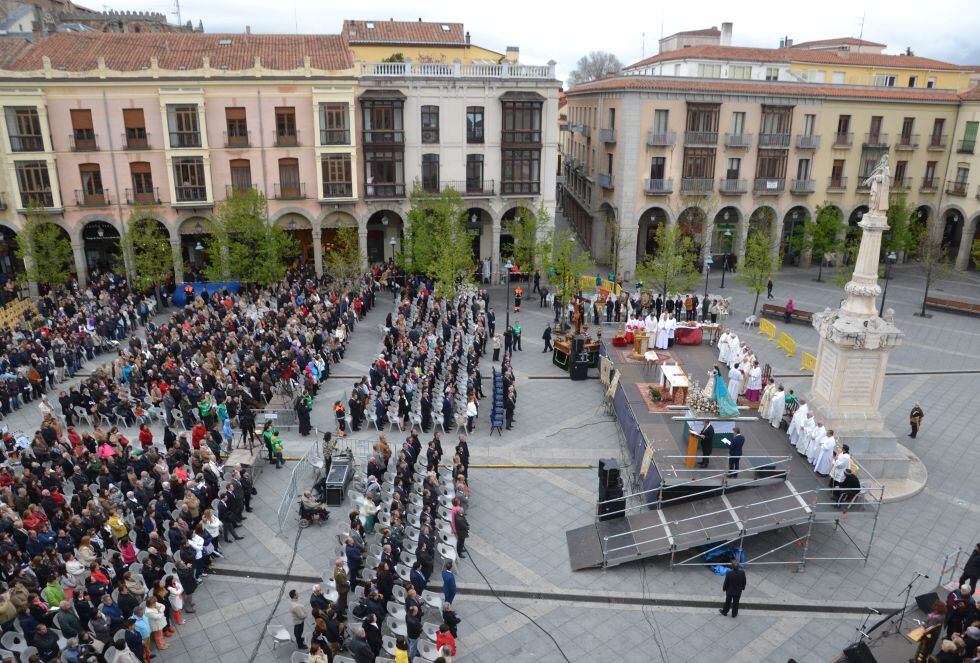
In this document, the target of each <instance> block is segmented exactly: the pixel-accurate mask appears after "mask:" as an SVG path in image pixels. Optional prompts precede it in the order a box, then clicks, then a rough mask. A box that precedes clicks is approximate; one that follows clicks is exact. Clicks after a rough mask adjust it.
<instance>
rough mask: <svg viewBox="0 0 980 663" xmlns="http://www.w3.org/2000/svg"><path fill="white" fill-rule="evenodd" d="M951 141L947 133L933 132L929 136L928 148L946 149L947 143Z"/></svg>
mask: <svg viewBox="0 0 980 663" xmlns="http://www.w3.org/2000/svg"><path fill="white" fill-rule="evenodd" d="M948 141H949V136H947V135H946V134H942V135H940V134H932V135H931V136H929V145H928V146H927V148H926V149H929V150H945V149H946V143H947V142H948Z"/></svg>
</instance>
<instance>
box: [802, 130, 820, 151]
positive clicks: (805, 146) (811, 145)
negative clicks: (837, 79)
mask: <svg viewBox="0 0 980 663" xmlns="http://www.w3.org/2000/svg"><path fill="white" fill-rule="evenodd" d="M819 147H820V136H819V135H813V134H810V135H809V136H808V135H806V134H798V135H797V136H796V149H798V150H816V149H819Z"/></svg>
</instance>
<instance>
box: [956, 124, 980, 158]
mask: <svg viewBox="0 0 980 663" xmlns="http://www.w3.org/2000/svg"><path fill="white" fill-rule="evenodd" d="M978 126H980V122H967V123H966V125H965V126H964V127H963V143H962V144H961V145H960V152H967V153H970V154H972V153H973V150H974V148H975V147H976V145H977V127H978Z"/></svg>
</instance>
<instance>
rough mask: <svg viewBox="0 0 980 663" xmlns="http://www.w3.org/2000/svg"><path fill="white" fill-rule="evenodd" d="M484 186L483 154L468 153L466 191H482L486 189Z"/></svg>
mask: <svg viewBox="0 0 980 663" xmlns="http://www.w3.org/2000/svg"><path fill="white" fill-rule="evenodd" d="M486 190H487V188H485V187H484V186H483V155H482V154H467V155H466V192H467V193H480V192H483V191H486Z"/></svg>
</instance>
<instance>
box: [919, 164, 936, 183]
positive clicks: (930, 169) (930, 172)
mask: <svg viewBox="0 0 980 663" xmlns="http://www.w3.org/2000/svg"><path fill="white" fill-rule="evenodd" d="M937 163H938V162H937V161H927V162H926V172H925V173H924V174H923V175H922V186H923V188H926V189H931V188H933V187H935V186H936V164H937Z"/></svg>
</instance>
